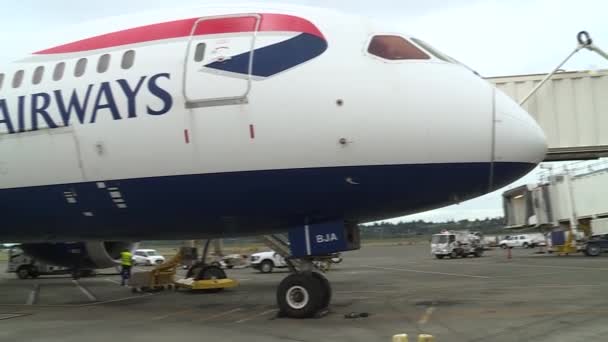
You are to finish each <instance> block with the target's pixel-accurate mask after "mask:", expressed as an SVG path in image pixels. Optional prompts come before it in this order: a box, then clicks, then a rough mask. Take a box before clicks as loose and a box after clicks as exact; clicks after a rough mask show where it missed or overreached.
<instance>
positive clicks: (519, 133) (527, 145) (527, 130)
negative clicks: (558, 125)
mask: <svg viewBox="0 0 608 342" xmlns="http://www.w3.org/2000/svg"><path fill="white" fill-rule="evenodd" d="M495 100H496V102H495V110H496V116H495V119H496V121H495V123H496V124H495V140H494V141H495V149H494V161H495V162H499V163H503V162H507V163H523V164H530V165H531V166H535V165H537V164H539V163H540V162H542V161H543V160H544V159H545V155H546V153H547V139H546V137H545V133H544V132H543V130H542V128H540V126H539V125H538V123H537V122H536V120H534V118H533V117H532V116H531V115H530V114H529V113H528V112H526V111H525V110H524V109H523V108H521V107H520V106H519V105H518V104H517V103H516V102H515V101H513V100H512V99H511V98H510V97H508V96H507V95H506V94H505V93H503V92H502V91H500V90H496V92H495Z"/></svg>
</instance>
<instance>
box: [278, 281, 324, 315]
mask: <svg viewBox="0 0 608 342" xmlns="http://www.w3.org/2000/svg"><path fill="white" fill-rule="evenodd" d="M324 292H325V291H324V290H323V285H322V282H321V281H320V280H319V278H317V276H313V275H311V274H303V273H297V274H291V275H289V276H287V277H286V278H285V279H283V281H281V283H280V284H279V287H278V289H277V304H278V306H279V311H280V314H281V315H282V316H286V317H290V318H310V317H313V316H314V315H315V314H316V313H317V312H318V311H319V310H320V309H323V308H322V306H323V301H324V300H326V299H327V298H326V297H325V296H326V294H325V293H324Z"/></svg>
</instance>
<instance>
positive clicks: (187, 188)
mask: <svg viewBox="0 0 608 342" xmlns="http://www.w3.org/2000/svg"><path fill="white" fill-rule="evenodd" d="M533 167H534V165H532V164H527V163H495V170H494V179H495V187H496V188H499V187H502V186H504V185H507V184H509V183H511V182H512V181H514V180H515V179H517V178H519V177H520V176H522V175H523V174H524V173H525V172H527V171H529V170H531V169H532V168H533ZM489 171H490V164H489V163H462V164H460V163H459V164H424V165H381V166H380V165H379V166H356V167H354V166H353V167H331V168H310V169H289V170H270V171H249V172H233V173H217V174H200V175H187V176H170V177H169V176H168V177H155V178H142V179H126V180H115V181H107V182H105V187H104V188H100V187H99V186H98V185H97V184H96V183H94V182H91V183H79V184H66V185H52V186H41V187H31V188H18V189H6V190H0V222H1V224H0V241H2V240H4V241H32V240H37V241H46V240H55V241H75V240H83V239H100V240H112V241H116V240H129V239H133V240H139V239H186V238H205V237H212V236H222V235H223V236H237V235H259V234H261V233H264V232H267V231H273V230H285V229H286V228H288V227H290V226H296V225H300V224H302V223H303V222H304V220H305V219H308V220H309V222H310V223H317V222H324V221H329V220H333V219H341V218H345V219H348V220H352V221H356V222H367V221H372V220H378V219H385V218H390V217H396V216H400V215H405V214H409V213H413V212H419V211H422V210H427V209H432V208H437V207H440V206H444V205H447V204H451V203H453V202H454V201H455V200H457V199H458V200H460V201H464V200H466V199H468V198H472V197H475V196H478V195H480V194H483V193H486V192H487V191H488V179H489ZM346 178H350V179H351V180H352V181H353V182H354V183H358V185H353V184H349V183H348V182H347V181H346ZM111 192H119V193H120V198H121V199H122V200H124V204H126V206H127V207H126V208H119V207H118V205H117V203H115V200H116V198H113V197H112V196H117V194H114V195H113V194H112V193H111ZM72 196H73V197H74V198H75V199H76V202H75V203H69V202H68V199H67V198H69V197H72ZM72 202H73V201H72ZM88 212H90V213H92V214H93V215H94V216H85V214H84V213H88Z"/></svg>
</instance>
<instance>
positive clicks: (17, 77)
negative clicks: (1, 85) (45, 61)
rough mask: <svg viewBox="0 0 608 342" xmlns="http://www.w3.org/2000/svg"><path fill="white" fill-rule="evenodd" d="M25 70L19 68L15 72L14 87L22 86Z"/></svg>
mask: <svg viewBox="0 0 608 342" xmlns="http://www.w3.org/2000/svg"><path fill="white" fill-rule="evenodd" d="M24 73H25V72H24V71H23V70H19V71H17V72H16V73H15V76H14V77H13V88H19V87H21V83H23V74H24Z"/></svg>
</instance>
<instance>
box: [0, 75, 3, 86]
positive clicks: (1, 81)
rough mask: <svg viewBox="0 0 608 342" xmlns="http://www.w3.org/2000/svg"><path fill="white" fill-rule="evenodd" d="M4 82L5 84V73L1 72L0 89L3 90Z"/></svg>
mask: <svg viewBox="0 0 608 342" xmlns="http://www.w3.org/2000/svg"><path fill="white" fill-rule="evenodd" d="M3 84H4V74H0V90H2V85H3Z"/></svg>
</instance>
